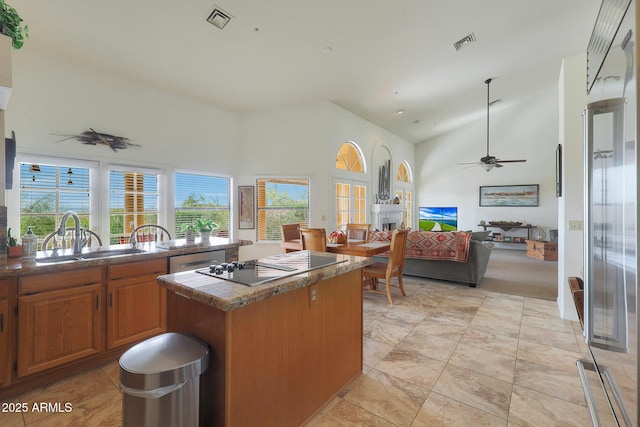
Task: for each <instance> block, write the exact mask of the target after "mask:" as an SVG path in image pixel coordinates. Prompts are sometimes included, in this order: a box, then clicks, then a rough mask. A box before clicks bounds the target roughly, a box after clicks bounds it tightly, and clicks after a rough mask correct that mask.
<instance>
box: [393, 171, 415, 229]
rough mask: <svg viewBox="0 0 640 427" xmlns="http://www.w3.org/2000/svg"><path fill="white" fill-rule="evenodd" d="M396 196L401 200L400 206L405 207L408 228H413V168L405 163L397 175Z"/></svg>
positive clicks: (405, 220) (405, 219)
mask: <svg viewBox="0 0 640 427" xmlns="http://www.w3.org/2000/svg"><path fill="white" fill-rule="evenodd" d="M396 181H397V183H396V187H397V189H396V196H397V197H398V199H400V204H401V205H403V206H404V222H405V226H406V227H411V221H412V220H413V217H412V215H411V210H412V203H411V202H412V201H411V192H412V190H413V178H412V176H411V168H410V167H409V164H408V163H407V162H406V161H404V162H401V163H400V165H398V173H397V174H396Z"/></svg>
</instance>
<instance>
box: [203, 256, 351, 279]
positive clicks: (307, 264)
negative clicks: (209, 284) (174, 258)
mask: <svg viewBox="0 0 640 427" xmlns="http://www.w3.org/2000/svg"><path fill="white" fill-rule="evenodd" d="M345 261H346V259H344V256H342V255H337V254H322V255H318V254H314V253H312V252H309V251H299V252H291V253H288V254H283V255H275V256H271V257H267V258H263V259H258V260H251V261H242V262H239V261H234V262H231V263H222V264H216V265H211V266H210V267H208V268H202V269H199V270H196V273H200V274H206V275H207V276H211V277H216V278H219V279H224V280H229V281H232V282H236V283H241V284H243V285H247V286H256V285H261V284H263V283H265V282H268V281H269V280H274V279H279V278H282V277H286V276H293V275H296V274H300V273H304V272H306V271H310V270H314V269H317V268H322V267H326V266H328V265H332V264H339V263H341V262H345Z"/></svg>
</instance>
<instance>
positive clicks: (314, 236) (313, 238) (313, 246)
mask: <svg viewBox="0 0 640 427" xmlns="http://www.w3.org/2000/svg"><path fill="white" fill-rule="evenodd" d="M300 240H301V241H302V250H303V251H304V250H309V251H317V252H326V251H327V232H326V230H325V229H324V228H301V229H300Z"/></svg>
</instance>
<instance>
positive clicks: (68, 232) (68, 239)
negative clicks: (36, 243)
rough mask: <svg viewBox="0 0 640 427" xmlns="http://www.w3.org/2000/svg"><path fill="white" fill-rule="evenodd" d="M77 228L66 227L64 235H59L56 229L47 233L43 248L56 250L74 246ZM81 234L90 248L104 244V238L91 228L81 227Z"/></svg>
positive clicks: (44, 249)
mask: <svg viewBox="0 0 640 427" xmlns="http://www.w3.org/2000/svg"><path fill="white" fill-rule="evenodd" d="M74 234H75V228H67V229H65V233H64V236H58V232H57V231H54V232H53V233H51V234H49V235H47V237H45V238H44V240H43V241H42V249H41V250H43V251H48V250H56V249H62V250H64V249H67V248H73V240H74V238H75V236H74ZM80 236H81V238H82V239H83V240H84V239H86V241H87V243H86V244H85V245H84V246H86V247H88V248H91V247H94V246H95V247H99V246H102V240H100V236H98V235H97V234H96V233H94V232H93V231H91V230H86V229H84V228H81V229H80Z"/></svg>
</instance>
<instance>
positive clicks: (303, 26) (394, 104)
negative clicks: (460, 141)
mask: <svg viewBox="0 0 640 427" xmlns="http://www.w3.org/2000/svg"><path fill="white" fill-rule="evenodd" d="M216 1H218V3H217V4H214V3H212V2H210V1H204V0H189V1H181V2H177V1H168V0H153V1H152V0H111V1H98V0H84V1H78V0H56V1H45V2H41V1H29V0H10V1H9V3H10V4H11V5H12V6H13V7H15V8H16V9H17V10H18V12H19V13H20V15H21V16H22V17H23V19H24V21H25V23H26V24H28V25H29V32H30V38H29V39H28V40H27V41H26V43H25V47H24V48H23V49H34V50H40V51H47V52H50V53H54V54H56V55H60V56H61V57H63V58H64V57H71V58H74V59H75V60H81V61H86V62H87V63H90V64H91V65H92V66H95V67H98V68H100V69H101V70H103V71H105V72H109V73H114V74H117V75H121V76H124V77H126V78H129V79H133V80H136V81H139V82H142V83H144V84H148V85H151V86H154V87H157V88H160V89H162V90H167V91H171V92H173V93H176V94H181V95H183V96H186V97H190V98H195V99H198V100H200V101H203V102H206V103H210V104H213V105H216V106H219V107H222V108H225V109H229V110H232V111H237V112H248V111H256V110H261V109H267V108H273V107H281V106H292V105H296V104H300V103H307V102H317V101H322V100H329V101H332V102H334V103H336V104H338V105H340V106H341V107H343V108H345V109H347V110H349V111H351V112H353V113H355V114H357V115H359V116H361V117H363V118H365V119H367V120H369V121H371V122H372V123H375V124H377V125H379V126H381V127H383V128H385V129H388V130H389V131H391V132H393V133H395V134H397V135H399V136H401V137H403V138H405V139H406V140H407V141H410V142H413V143H419V142H422V141H425V140H427V139H429V138H431V137H433V136H436V135H438V134H441V133H444V132H447V131H449V130H452V129H454V128H456V127H457V126H460V125H464V124H465V123H468V122H469V121H471V120H478V119H480V118H481V117H482V116H483V114H485V111H486V110H485V109H486V86H485V85H484V81H485V80H486V79H487V78H489V77H492V78H494V79H495V80H494V81H493V83H492V85H491V93H492V98H495V99H497V98H503V99H526V98H527V97H529V96H532V95H533V94H535V93H536V92H537V91H540V90H541V89H542V88H547V87H549V86H555V85H557V81H558V73H559V67H560V61H561V59H562V58H565V57H569V56H573V55H576V54H579V53H582V52H584V51H585V50H586V46H587V43H588V41H589V36H590V34H591V30H592V28H593V23H594V22H595V19H596V16H597V13H598V9H599V5H600V2H599V1H597V0H535V1H532V0H450V1H442V0H396V1H391V0H323V1H307V0H298V1H294V0H270V1H259V0H216ZM215 7H217V8H219V9H220V10H221V11H222V12H224V13H226V14H228V15H230V18H231V19H230V20H229V22H228V23H227V24H226V26H224V28H222V29H220V28H218V27H216V26H214V25H212V24H210V23H209V22H207V21H206V18H207V17H208V16H209V14H210V13H211V12H212V11H213V10H214V8H215ZM217 21H219V20H217ZM469 34H473V36H474V37H475V39H476V41H475V42H474V43H471V44H468V45H467V46H465V47H463V48H462V49H460V50H456V49H455V48H454V43H455V42H456V41H458V40H460V39H462V38H464V37H466V36H467V35H469ZM19 54H20V52H17V53H16V55H19ZM399 111H402V113H401V114H400V113H399Z"/></svg>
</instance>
